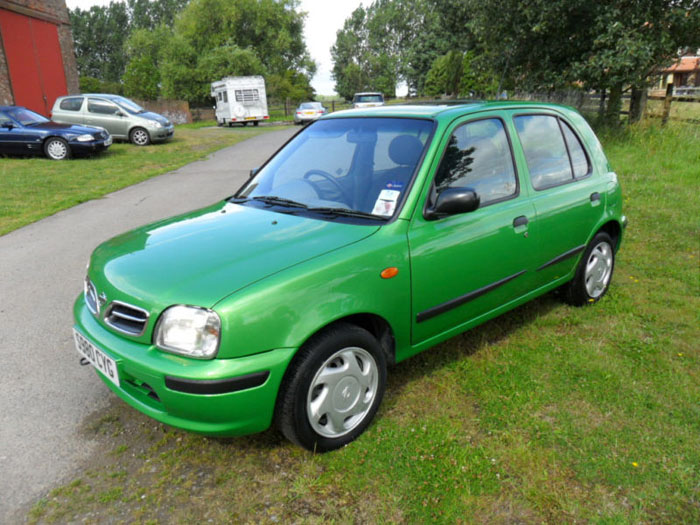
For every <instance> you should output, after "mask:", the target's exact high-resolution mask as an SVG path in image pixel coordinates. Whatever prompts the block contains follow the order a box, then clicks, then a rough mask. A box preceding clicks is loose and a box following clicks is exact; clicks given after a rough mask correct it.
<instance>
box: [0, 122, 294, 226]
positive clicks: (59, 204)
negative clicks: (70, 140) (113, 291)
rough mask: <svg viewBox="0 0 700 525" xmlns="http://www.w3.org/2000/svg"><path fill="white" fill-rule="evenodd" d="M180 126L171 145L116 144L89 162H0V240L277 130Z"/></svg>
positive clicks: (1, 160) (86, 160) (12, 160)
mask: <svg viewBox="0 0 700 525" xmlns="http://www.w3.org/2000/svg"><path fill="white" fill-rule="evenodd" d="M199 127H200V126H199V125H198V124H194V125H184V126H178V127H177V128H176V130H175V136H174V138H173V139H172V140H170V141H168V142H165V143H162V144H154V145H152V146H148V147H144V148H139V147H137V146H134V145H132V144H125V143H116V144H113V145H112V146H111V147H110V148H109V149H108V150H107V152H105V153H103V154H100V155H94V156H92V157H87V158H77V159H71V160H67V161H60V162H56V161H51V160H48V159H46V158H44V157H34V158H20V157H11V158H4V159H0V195H2V199H1V200H0V235H2V234H5V233H7V232H9V231H12V230H16V229H17V228H20V227H22V226H25V225H26V224H29V223H31V222H34V221H37V220H39V219H42V218H44V217H47V216H49V215H52V214H54V213H56V212H57V211H60V210H64V209H66V208H70V207H71V206H75V205H76V204H79V203H81V202H84V201H87V200H90V199H96V198H98V197H101V196H102V195H104V194H106V193H110V192H112V191H115V190H118V189H120V188H123V187H125V186H130V185H131V184H135V183H137V182H141V181H143V180H145V179H148V178H150V177H153V176H155V175H159V174H161V173H165V172H167V171H171V170H174V169H176V168H179V167H180V166H184V165H185V164H189V163H190V162H193V161H195V160H198V159H201V158H203V157H206V156H207V155H208V154H209V153H211V152H213V151H216V150H218V149H221V148H223V147H225V146H230V145H232V144H236V143H237V142H240V141H242V140H245V139H247V138H250V137H253V136H255V135H258V134H260V133H264V132H265V131H272V130H275V129H280V128H279V127H267V126H265V127H258V128H253V127H250V128H245V129H243V128H241V129H235V130H234V129H218V128H213V129H198V128H199Z"/></svg>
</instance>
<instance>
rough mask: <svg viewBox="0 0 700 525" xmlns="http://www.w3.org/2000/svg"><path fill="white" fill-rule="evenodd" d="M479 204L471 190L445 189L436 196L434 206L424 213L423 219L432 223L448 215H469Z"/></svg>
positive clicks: (476, 196)
mask: <svg viewBox="0 0 700 525" xmlns="http://www.w3.org/2000/svg"><path fill="white" fill-rule="evenodd" d="M479 203H480V199H479V196H478V195H477V194H476V192H475V191H474V190H473V189H471V188H445V189H444V190H442V191H441V192H440V193H439V194H438V197H437V202H436V203H435V206H433V208H432V209H428V210H426V211H425V218H426V219H428V220H429V221H434V220H437V219H442V218H443V217H447V216H448V215H457V214H460V213H469V212H472V211H474V210H476V209H477V208H478V207H479Z"/></svg>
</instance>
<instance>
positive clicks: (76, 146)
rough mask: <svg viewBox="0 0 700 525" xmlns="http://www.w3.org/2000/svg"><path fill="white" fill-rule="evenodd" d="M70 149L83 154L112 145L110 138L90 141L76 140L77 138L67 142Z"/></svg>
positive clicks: (102, 149)
mask: <svg viewBox="0 0 700 525" xmlns="http://www.w3.org/2000/svg"><path fill="white" fill-rule="evenodd" d="M68 145H69V146H70V149H71V153H73V154H75V155H85V154H89V153H97V152H98V151H104V150H106V149H107V148H109V147H110V146H111V145H112V138H111V137H110V138H108V139H102V140H93V141H90V142H78V141H77V140H72V141H70V142H69V143H68Z"/></svg>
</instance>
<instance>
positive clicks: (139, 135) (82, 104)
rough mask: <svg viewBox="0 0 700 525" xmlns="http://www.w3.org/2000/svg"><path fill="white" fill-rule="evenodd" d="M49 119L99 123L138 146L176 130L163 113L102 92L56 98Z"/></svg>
mask: <svg viewBox="0 0 700 525" xmlns="http://www.w3.org/2000/svg"><path fill="white" fill-rule="evenodd" d="M51 118H52V119H53V120H54V121H56V122H65V123H67V124H87V125H89V126H100V127H103V128H105V129H106V130H107V131H109V133H110V134H111V135H112V137H114V138H115V139H120V140H128V141H129V142H131V143H133V144H136V145H137V146H146V145H148V144H150V143H152V142H162V141H164V140H168V139H169V138H171V137H172V136H173V134H174V129H175V127H174V126H173V123H172V122H170V121H169V120H168V119H167V118H165V117H164V116H162V115H159V114H158V113H153V112H151V111H146V110H145V109H143V108H142V107H141V106H139V105H138V104H136V102H134V101H132V100H129V99H128V98H125V97H122V96H120V95H109V94H104V93H84V94H82V95H69V96H65V97H58V98H57V99H56V102H55V103H54V105H53V110H52V111H51Z"/></svg>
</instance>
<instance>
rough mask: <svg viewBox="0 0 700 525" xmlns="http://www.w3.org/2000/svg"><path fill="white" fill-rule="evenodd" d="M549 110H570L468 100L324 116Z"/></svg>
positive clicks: (433, 116) (423, 115) (452, 115)
mask: <svg viewBox="0 0 700 525" xmlns="http://www.w3.org/2000/svg"><path fill="white" fill-rule="evenodd" d="M515 108H523V109H533V108H539V109H552V110H558V111H564V112H569V111H572V108H570V107H568V106H562V105H559V104H548V103H543V102H522V101H517V100H513V101H511V100H507V101H506V100H491V101H487V100H470V101H460V102H435V103H427V104H389V105H386V106H379V107H373V108H360V109H346V110H343V111H337V112H335V113H331V114H330V115H327V116H325V117H324V119H328V118H343V117H404V118H406V117H412V118H430V119H438V118H439V119H440V120H442V119H443V118H446V119H449V120H451V119H452V118H456V117H460V116H463V115H468V114H471V113H478V112H480V111H485V110H498V109H515Z"/></svg>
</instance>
